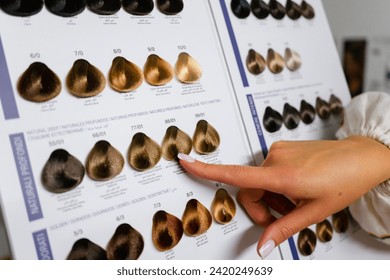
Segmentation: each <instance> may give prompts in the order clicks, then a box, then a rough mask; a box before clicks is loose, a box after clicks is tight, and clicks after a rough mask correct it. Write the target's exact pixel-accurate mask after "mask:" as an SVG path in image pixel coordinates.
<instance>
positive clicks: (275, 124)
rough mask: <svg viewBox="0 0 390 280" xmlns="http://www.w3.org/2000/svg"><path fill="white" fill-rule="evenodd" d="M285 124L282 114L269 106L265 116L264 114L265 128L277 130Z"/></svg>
mask: <svg viewBox="0 0 390 280" xmlns="http://www.w3.org/2000/svg"><path fill="white" fill-rule="evenodd" d="M282 125H283V117H282V115H281V114H280V113H279V112H278V111H276V110H274V109H272V108H271V107H270V106H267V108H265V111H264V116H263V126H264V128H265V130H267V131H268V132H271V133H273V132H276V131H278V130H280V128H281V127H282Z"/></svg>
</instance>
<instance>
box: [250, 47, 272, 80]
mask: <svg viewBox="0 0 390 280" xmlns="http://www.w3.org/2000/svg"><path fill="white" fill-rule="evenodd" d="M246 67H247V69H248V71H249V72H250V73H251V74H253V75H259V74H261V73H263V71H264V70H265V68H266V67H267V62H266V61H265V58H264V57H263V56H262V55H261V54H259V53H258V52H256V51H255V50H254V49H250V50H249V51H248V55H247V56H246Z"/></svg>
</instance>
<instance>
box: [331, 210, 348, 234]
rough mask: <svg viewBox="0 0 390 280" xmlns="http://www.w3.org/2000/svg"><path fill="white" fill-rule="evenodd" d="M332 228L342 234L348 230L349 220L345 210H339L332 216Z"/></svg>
mask: <svg viewBox="0 0 390 280" xmlns="http://www.w3.org/2000/svg"><path fill="white" fill-rule="evenodd" d="M332 224H333V228H334V230H335V231H336V232H338V233H344V232H346V231H347V230H348V227H349V219H348V213H347V210H345V209H344V210H341V211H339V212H337V213H335V214H333V215H332Z"/></svg>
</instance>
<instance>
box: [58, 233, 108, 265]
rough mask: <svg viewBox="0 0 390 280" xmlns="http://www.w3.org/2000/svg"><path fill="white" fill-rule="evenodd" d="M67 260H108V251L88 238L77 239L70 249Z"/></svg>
mask: <svg viewBox="0 0 390 280" xmlns="http://www.w3.org/2000/svg"><path fill="white" fill-rule="evenodd" d="M66 259H67V260H107V254H106V251H105V250H104V249H103V248H102V247H100V246H99V245H97V244H95V243H93V242H92V241H90V240H89V239H87V238H82V239H79V240H77V241H76V242H75V243H74V244H73V246H72V249H71V250H70V252H69V254H68V256H67V258H66Z"/></svg>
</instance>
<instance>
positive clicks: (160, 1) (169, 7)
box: [156, 0, 184, 16]
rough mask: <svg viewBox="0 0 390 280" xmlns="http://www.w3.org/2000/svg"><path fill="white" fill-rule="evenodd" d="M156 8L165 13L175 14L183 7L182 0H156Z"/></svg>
mask: <svg viewBox="0 0 390 280" xmlns="http://www.w3.org/2000/svg"><path fill="white" fill-rule="evenodd" d="M156 4H157V8H158V10H159V11H160V12H161V13H163V14H165V15H168V16H170V15H177V14H178V13H180V12H181V11H182V10H183V8H184V3H183V0H157V1H156Z"/></svg>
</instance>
